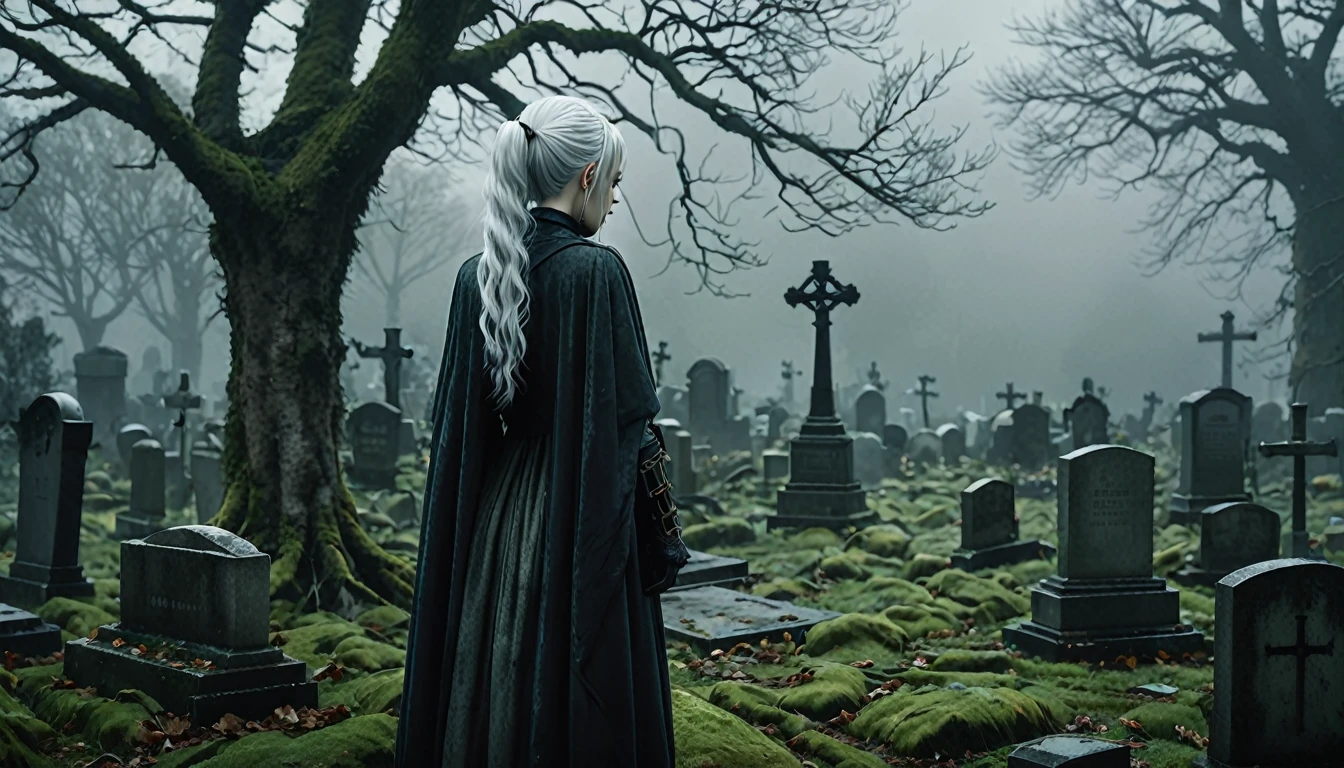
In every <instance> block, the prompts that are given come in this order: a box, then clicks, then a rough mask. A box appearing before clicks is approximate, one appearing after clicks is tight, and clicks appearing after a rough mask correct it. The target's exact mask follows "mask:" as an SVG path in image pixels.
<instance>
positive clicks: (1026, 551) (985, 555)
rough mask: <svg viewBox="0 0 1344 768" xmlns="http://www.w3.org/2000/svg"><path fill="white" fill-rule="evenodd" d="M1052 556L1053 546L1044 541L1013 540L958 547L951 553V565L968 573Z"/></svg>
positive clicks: (1053, 554)
mask: <svg viewBox="0 0 1344 768" xmlns="http://www.w3.org/2000/svg"><path fill="white" fill-rule="evenodd" d="M1054 556H1055V548H1054V546H1052V545H1050V544H1048V543H1046V542H1044V541H1013V542H1009V543H1007V544H1000V545H999V546H997V547H985V548H984V549H958V550H956V551H954V552H953V553H952V567H953V568H960V569H961V570H963V571H966V572H968V573H969V572H971V571H979V570H981V569H984V568H997V567H999V566H1001V565H1012V564H1013V563H1021V562H1025V561H1027V560H1049V559H1050V558H1052V557H1054Z"/></svg>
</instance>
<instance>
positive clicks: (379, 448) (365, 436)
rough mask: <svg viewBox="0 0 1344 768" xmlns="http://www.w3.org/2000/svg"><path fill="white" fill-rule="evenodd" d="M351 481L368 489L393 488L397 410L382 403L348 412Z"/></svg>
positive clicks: (398, 430) (398, 425) (398, 424)
mask: <svg viewBox="0 0 1344 768" xmlns="http://www.w3.org/2000/svg"><path fill="white" fill-rule="evenodd" d="M349 424H350V427H349V429H350V447H351V449H352V452H353V453H354V462H353V465H352V466H351V467H350V469H349V474H350V477H351V479H352V480H354V481H355V482H356V483H359V484H360V485H364V486H368V487H371V488H384V489H389V490H391V489H395V488H396V487H397V458H398V457H399V456H400V454H401V451H400V448H401V446H400V445H399V444H398V442H399V440H400V437H401V411H399V410H397V409H396V408H393V407H392V406H390V405H388V404H387V403H384V402H376V401H375V402H371V403H364V404H363V405H361V406H359V407H358V408H356V409H355V410H353V411H351V412H350V419H349Z"/></svg>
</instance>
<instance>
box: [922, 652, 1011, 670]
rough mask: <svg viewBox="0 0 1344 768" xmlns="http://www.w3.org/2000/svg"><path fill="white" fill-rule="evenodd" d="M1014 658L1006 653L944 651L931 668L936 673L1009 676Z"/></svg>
mask: <svg viewBox="0 0 1344 768" xmlns="http://www.w3.org/2000/svg"><path fill="white" fill-rule="evenodd" d="M1012 668H1013V657H1012V656H1009V655H1008V654H1007V653H1006V652H1004V651H965V650H960V649H954V650H950V651H943V652H942V653H941V654H939V655H938V658H936V659H934V661H933V664H931V665H930V666H929V669H932V670H933V671H935V672H995V673H998V674H1008V671H1009V670H1011V669H1012Z"/></svg>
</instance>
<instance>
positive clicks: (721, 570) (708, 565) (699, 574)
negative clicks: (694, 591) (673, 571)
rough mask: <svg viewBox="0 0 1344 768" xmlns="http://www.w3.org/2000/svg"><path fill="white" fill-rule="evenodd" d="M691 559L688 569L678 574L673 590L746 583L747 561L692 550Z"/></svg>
mask: <svg viewBox="0 0 1344 768" xmlns="http://www.w3.org/2000/svg"><path fill="white" fill-rule="evenodd" d="M690 552H691V559H690V561H689V562H687V563H686V567H684V568H682V569H681V572H680V573H678V574H677V581H676V583H675V584H673V586H672V589H671V590H668V591H673V590H678V589H691V588H693V587H709V586H714V587H724V588H725V589H731V588H732V587H735V586H737V585H738V584H741V583H742V582H743V581H746V578H747V561H746V560H743V559H741V558H738V557H723V556H721V555H711V554H709V553H708V552H700V551H698V550H694V549H692V550H690Z"/></svg>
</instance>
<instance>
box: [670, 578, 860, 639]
mask: <svg viewBox="0 0 1344 768" xmlns="http://www.w3.org/2000/svg"><path fill="white" fill-rule="evenodd" d="M662 608H663V629H664V631H665V632H666V633H667V637H668V638H669V639H671V640H674V641H677V640H679V641H681V642H684V643H688V644H690V646H691V647H692V648H694V649H696V650H697V651H698V652H700V653H701V654H706V655H707V654H709V653H711V652H712V651H714V650H715V649H723V650H728V649H729V648H732V647H733V646H735V645H737V644H738V643H749V644H751V645H757V644H758V643H760V641H761V639H762V638H768V639H769V640H771V641H773V642H783V640H784V633H785V632H788V633H789V634H790V635H791V636H792V637H793V640H794V642H798V643H802V642H804V641H805V638H806V635H807V630H809V629H811V628H812V627H814V626H816V625H817V624H819V623H821V622H823V621H826V620H827V619H833V618H835V617H836V616H839V615H840V614H838V613H835V612H833V611H822V610H818V609H815V608H807V607H805V606H801V605H794V604H793V603H786V602H783V601H780V600H768V599H766V598H763V597H754V596H752V595H746V594H743V593H741V592H734V591H733V590H730V589H724V588H722V587H695V588H693V589H684V590H677V591H669V592H665V593H663V595H662Z"/></svg>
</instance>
